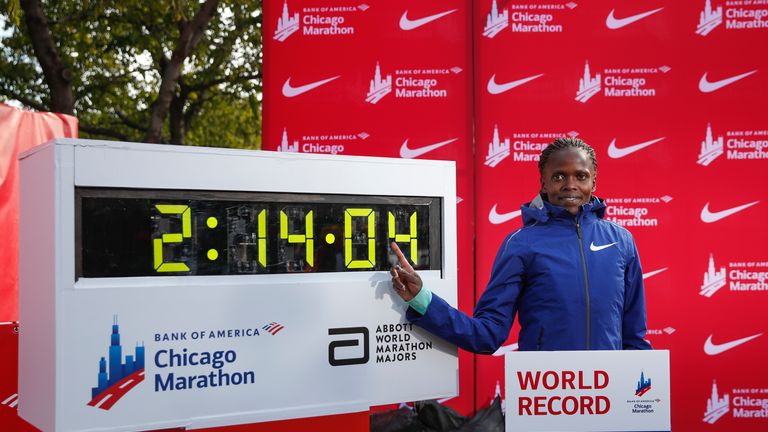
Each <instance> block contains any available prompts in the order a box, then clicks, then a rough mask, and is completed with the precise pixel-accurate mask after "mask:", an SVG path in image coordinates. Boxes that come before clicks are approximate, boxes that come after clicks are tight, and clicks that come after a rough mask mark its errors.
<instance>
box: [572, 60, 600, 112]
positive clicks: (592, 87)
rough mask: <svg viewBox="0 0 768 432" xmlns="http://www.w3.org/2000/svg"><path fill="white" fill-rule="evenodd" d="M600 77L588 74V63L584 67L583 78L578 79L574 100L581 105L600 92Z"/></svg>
mask: <svg viewBox="0 0 768 432" xmlns="http://www.w3.org/2000/svg"><path fill="white" fill-rule="evenodd" d="M601 80H602V76H600V74H595V76H594V77H592V75H591V74H590V73H589V62H586V64H585V65H584V76H582V77H581V78H580V79H579V91H578V92H576V100H577V101H579V102H581V103H587V101H588V100H589V99H590V98H591V97H592V96H594V95H596V94H597V93H599V92H600V81H601Z"/></svg>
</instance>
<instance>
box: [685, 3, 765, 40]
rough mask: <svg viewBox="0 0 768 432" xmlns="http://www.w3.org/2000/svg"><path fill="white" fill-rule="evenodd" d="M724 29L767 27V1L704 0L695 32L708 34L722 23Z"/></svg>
mask: <svg viewBox="0 0 768 432" xmlns="http://www.w3.org/2000/svg"><path fill="white" fill-rule="evenodd" d="M723 18H725V29H726V30H751V29H768V2H766V1H765V0H727V1H712V0H705V1H704V8H703V9H702V10H701V12H700V13H699V22H698V25H697V26H696V34H697V35H700V36H706V35H708V34H709V33H710V32H711V31H712V30H714V29H716V28H717V27H719V26H720V25H722V24H723Z"/></svg>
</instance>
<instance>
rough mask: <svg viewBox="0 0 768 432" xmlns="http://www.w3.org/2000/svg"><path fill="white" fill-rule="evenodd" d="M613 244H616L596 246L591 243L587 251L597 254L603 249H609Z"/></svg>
mask: <svg viewBox="0 0 768 432" xmlns="http://www.w3.org/2000/svg"><path fill="white" fill-rule="evenodd" d="M615 244H616V242H613V243H611V244H606V245H600V246H596V245H595V242H592V243H590V244H589V250H591V251H592V252H598V251H601V250H603V249H606V248H609V247H611V246H613V245H615Z"/></svg>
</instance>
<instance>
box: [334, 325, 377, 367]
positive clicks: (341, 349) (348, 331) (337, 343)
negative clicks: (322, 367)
mask: <svg viewBox="0 0 768 432" xmlns="http://www.w3.org/2000/svg"><path fill="white" fill-rule="evenodd" d="M336 335H357V337H355V338H353V339H341V340H334V341H333V342H331V343H329V344H328V363H330V365H331V366H348V365H356V364H364V363H368V359H369V358H370V349H369V348H368V346H369V343H368V341H369V335H368V329H367V328H365V327H340V328H330V329H328V336H336ZM361 342H362V345H363V349H362V355H360V354H359V352H358V353H355V351H356V350H349V349H345V348H348V347H356V346H360V344H361ZM337 351H338V352H337ZM350 351H352V353H350ZM357 351H359V350H357ZM355 355H357V357H355Z"/></svg>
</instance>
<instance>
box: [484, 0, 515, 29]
mask: <svg viewBox="0 0 768 432" xmlns="http://www.w3.org/2000/svg"><path fill="white" fill-rule="evenodd" d="M508 26H509V11H508V10H506V9H504V10H503V11H501V12H499V7H498V6H497V5H496V0H493V4H492V5H491V13H489V14H488V18H487V19H486V20H485V27H483V36H485V37H487V38H489V39H491V38H493V37H494V36H496V35H497V34H498V33H499V32H500V31H502V30H504V29H505V28H507V27H508Z"/></svg>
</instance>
